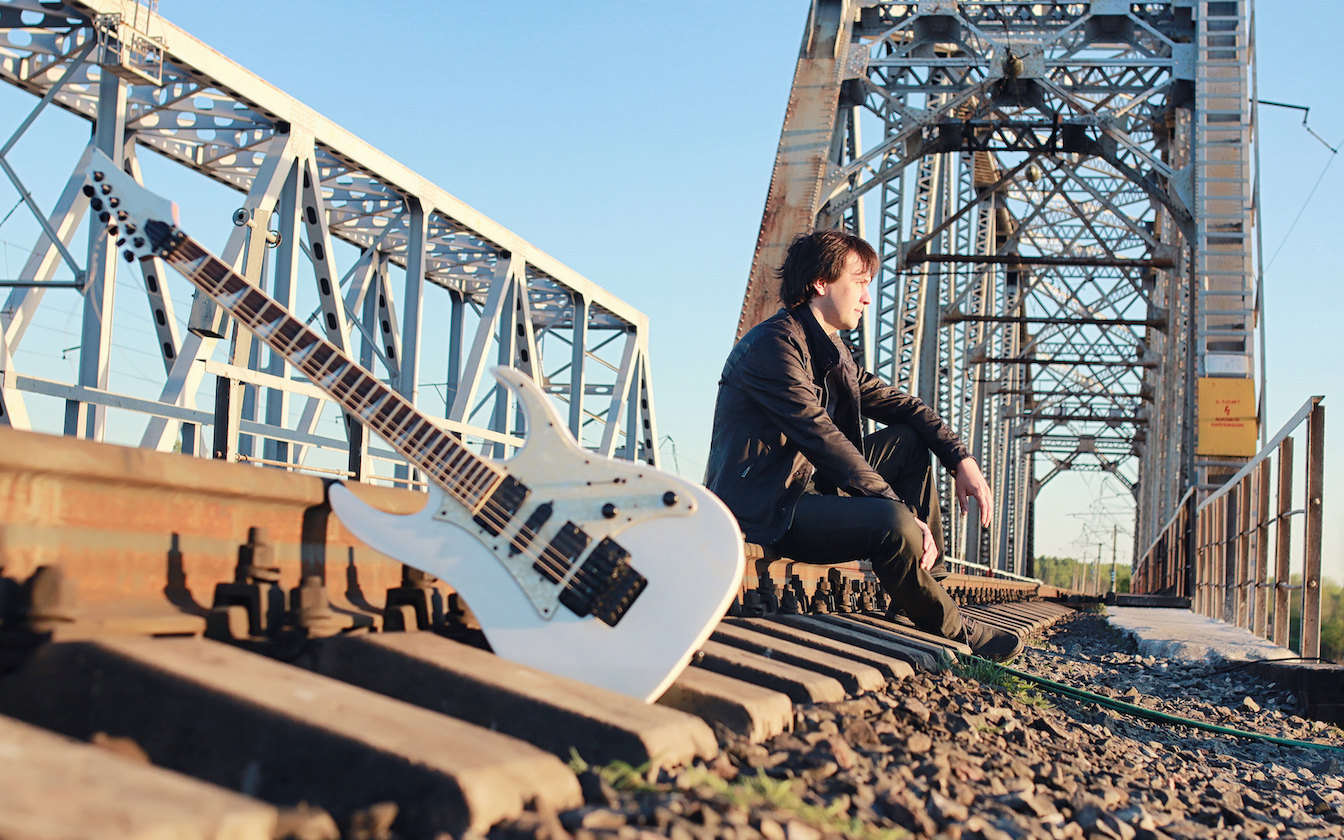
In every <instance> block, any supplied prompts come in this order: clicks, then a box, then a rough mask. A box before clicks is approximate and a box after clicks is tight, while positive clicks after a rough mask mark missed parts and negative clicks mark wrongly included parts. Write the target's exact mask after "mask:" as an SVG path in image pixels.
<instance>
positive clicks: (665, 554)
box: [84, 153, 743, 701]
mask: <svg viewBox="0 0 1344 840" xmlns="http://www.w3.org/2000/svg"><path fill="white" fill-rule="evenodd" d="M84 191H85V193H86V194H87V195H88V196H89V199H90V207H91V208H92V210H91V215H92V218H93V219H96V220H97V223H101V224H103V225H104V226H106V227H107V229H108V235H109V236H113V237H116V239H117V251H118V253H119V254H121V255H122V256H123V257H124V258H125V259H126V260H127V261H128V262H133V261H134V260H136V259H146V258H151V257H160V258H162V259H163V260H164V261H165V262H167V263H168V264H169V265H171V266H173V267H174V268H175V269H177V270H178V271H180V272H181V273H182V274H183V275H184V276H185V277H186V278H187V279H188V280H190V281H191V282H192V283H194V284H195V285H196V286H197V287H198V288H200V289H201V290H203V291H204V292H205V293H206V294H208V295H210V296H211V297H212V298H213V299H214V300H215V301H217V302H218V303H219V305H220V306H222V307H224V309H226V310H227V311H228V312H229V314H231V315H232V316H233V317H234V318H236V319H238V321H239V323H241V324H243V325H244V326H245V327H247V328H248V329H249V330H251V331H252V332H253V333H255V334H256V335H257V337H258V338H260V339H261V340H263V341H265V342H266V343H267V344H268V345H270V346H271V347H272V348H274V349H275V351H276V352H278V353H280V354H281V355H282V356H284V357H285V358H286V359H287V360H288V361H289V362H290V363H291V364H293V365H294V366H295V367H297V368H298V369H299V370H301V371H302V372H303V373H304V375H305V376H307V377H308V378H309V379H310V380H312V382H313V383H314V384H316V385H317V386H318V387H320V388H322V389H323V390H324V391H325V392H326V393H328V394H330V395H331V397H332V398H333V399H334V400H336V401H337V402H338V403H340V404H341V405H342V406H343V407H344V408H345V410H346V411H347V412H349V413H350V414H352V415H354V416H356V417H358V418H359V419H360V420H361V421H362V422H363V423H364V424H365V425H366V426H367V427H368V428H369V429H370V430H372V431H373V432H375V433H377V434H378V435H379V436H380V437H382V438H383V440H385V441H387V442H388V444H390V445H391V446H392V447H393V448H394V449H396V450H397V451H398V452H399V453H401V455H402V456H403V457H405V458H406V460H407V461H409V462H410V463H411V464H413V465H414V466H415V467H416V468H417V469H419V470H420V472H421V473H422V474H424V475H425V476H427V477H429V478H430V479H431V482H430V488H429V494H428V502H427V503H426V505H425V507H424V509H423V510H421V511H420V512H419V513H416V514H411V515H409V516H398V515H393V514H388V513H383V512H382V511H379V510H376V509H374V508H372V507H370V506H368V505H366V504H364V503H363V502H361V501H360V500H359V499H358V498H357V497H356V496H355V495H354V494H353V493H351V492H350V491H349V490H347V489H346V488H345V487H344V486H342V485H339V484H338V485H334V486H332V488H331V491H330V500H331V506H332V509H333V510H334V511H335V512H336V514H337V515H338V516H339V517H340V518H341V521H342V522H344V523H345V525H346V527H347V528H349V529H350V531H351V532H352V533H353V534H355V536H357V537H359V539H361V540H363V541H364V542H365V543H367V544H368V545H369V546H370V547H372V548H374V549H376V550H378V551H380V552H382V553H383V554H386V555H388V556H389V557H393V558H395V559H397V560H399V561H401V562H403V563H406V564H407V565H409V566H413V567H414V568H417V569H421V570H423V571H425V572H428V573H430V574H432V575H435V576H437V577H439V578H441V579H443V580H444V581H445V582H446V583H448V584H449V585H450V586H452V587H453V588H454V589H455V590H456V591H457V592H458V593H459V594H460V595H461V596H462V598H464V599H465V600H466V602H467V604H468V605H469V606H470V607H471V609H472V611H473V612H474V613H475V614H476V617H477V619H478V620H479V621H480V623H481V629H482V630H483V632H484V633H485V636H486V639H487V640H489V642H490V646H491V647H492V648H493V649H494V650H495V652H496V653H497V654H499V655H500V656H503V657H505V658H506V659H511V660H513V661H515V662H521V663H523V664H526V665H530V666H533V667H535V668H539V669H541V670H545V671H549V672H551V673H555V674H560V675H563V676H566V677H572V678H574V679H578V680H582V681H584V682H587V683H591V684H593V685H598V686H602V687H604V688H609V689H612V690H615V691H619V692H621V693H624V694H628V695H631V696H634V697H638V698H640V699H642V700H646V701H652V700H655V699H657V697H658V696H659V695H661V694H662V692H663V691H664V690H665V689H666V688H667V686H668V685H669V684H670V683H671V682H672V681H673V680H674V679H676V677H677V675H678V674H680V673H681V670H682V669H683V668H684V667H685V666H686V663H687V662H688V661H689V660H690V657H691V655H692V654H693V653H694V652H695V651H696V650H698V649H699V647H700V646H701V645H702V644H703V643H704V641H705V639H706V638H707V637H708V635H709V633H710V631H711V630H712V629H713V627H714V624H715V623H716V622H717V621H718V620H719V618H720V617H722V615H723V613H724V612H725V610H727V608H728V605H729V603H730V602H731V601H732V599H733V596H734V595H735V594H736V592H737V588H738V585H739V584H740V582H741V578H742V568H743V559H742V537H741V533H740V532H739V530H738V528H737V522H736V520H735V519H734V518H733V516H732V514H731V513H729V511H728V509H727V508H726V507H725V506H724V505H723V503H722V502H720V501H719V500H718V498H717V497H715V496H714V495H713V494H711V493H710V492H709V491H708V490H706V489H705V488H704V487H701V486H699V485H697V484H693V483H691V482H689V481H686V480H684V479H682V478H679V477H677V476H673V475H669V474H668V473H665V472H661V471H659V470H656V469H654V468H653V467H650V466H647V465H644V464H635V463H630V462H625V461H614V460H610V459H607V458H603V457H600V456H598V455H595V454H593V453H591V452H588V451H586V450H584V449H583V448H581V447H580V446H579V445H578V444H577V443H576V442H575V441H574V438H573V437H572V436H570V434H569V432H568V430H567V429H566V428H565V425H564V423H563V422H562V421H561V420H560V417H559V416H558V415H557V414H556V412H555V409H554V408H553V407H552V406H551V404H550V401H549V400H548V399H547V397H546V395H545V394H544V393H543V392H542V391H541V389H540V388H538V387H537V386H536V384H534V383H533V382H532V380H531V379H529V378H528V377H527V376H525V375H523V374H521V373H519V372H518V371H515V370H511V369H507V368H496V369H495V370H494V371H493V372H494V375H495V376H496V377H497V378H498V379H499V380H500V381H501V382H503V383H504V385H506V386H507V387H508V388H510V389H511V390H512V391H513V392H514V393H515V394H517V396H518V398H519V401H520V402H521V404H522V406H523V409H524V411H525V413H526V415H527V427H528V438H527V442H526V444H525V445H524V446H523V447H522V448H521V449H520V450H519V451H518V453H517V454H516V455H515V456H514V457H513V458H511V459H509V460H508V461H507V462H504V463H501V462H496V461H492V460H488V459H486V458H482V457H481V456H479V455H477V454H475V453H473V452H472V451H470V450H469V449H468V448H467V447H466V445H464V444H463V443H462V441H460V440H459V439H458V438H456V437H454V436H453V435H451V434H449V433H448V432H446V431H444V430H443V429H442V428H440V427H439V426H438V425H436V424H435V423H434V422H433V421H431V420H430V419H428V418H427V417H425V416H424V415H423V414H421V413H420V412H419V411H417V410H416V409H415V407H414V406H412V405H411V404H410V403H409V402H408V401H407V400H406V399H404V398H403V397H402V396H401V395H399V394H397V393H396V392H395V391H393V390H392V389H391V388H389V387H388V386H387V385H385V384H383V383H382V382H380V381H379V380H378V379H377V378H376V377H375V376H374V375H373V374H372V373H370V372H368V371H367V370H365V369H363V368H362V367H360V366H359V365H357V364H356V363H355V362H353V361H351V360H350V359H349V358H347V357H346V356H345V355H344V354H342V353H341V351H340V350H338V349H337V348H336V346H335V345H333V344H332V343H331V342H329V341H327V340H326V339H325V338H324V337H323V336H321V335H319V334H318V333H316V332H315V331H313V330H312V329H310V328H309V327H307V326H306V325H305V324H304V323H303V322H302V321H300V320H299V319H297V318H295V317H294V316H293V315H292V314H291V313H290V312H289V311H287V310H286V309H285V308H284V307H283V306H281V305H280V304H279V303H277V302H276V301H275V300H273V299H272V298H271V297H270V296H268V295H267V294H265V293H264V292H262V291H261V290H260V289H258V288H257V287H256V286H253V285H252V284H251V283H249V282H248V281H247V280H246V279H245V278H243V277H242V276H241V275H239V274H237V273H235V272H234V271H233V270H232V269H231V268H230V267H229V266H228V265H227V264H226V263H224V262H222V261H221V260H219V259H218V258H217V257H215V256H214V255H212V254H211V253H210V252H209V251H207V250H206V249H205V248H203V247H202V246H201V245H199V244H198V243H197V242H195V240H193V239H191V238H190V237H188V236H187V235H186V234H184V233H182V232H181V231H180V230H178V229H177V227H176V223H177V206H176V205H174V204H173V203H172V202H170V201H168V200H166V199H163V198H160V197H159V196H156V195H154V194H153V193H150V192H149V191H147V190H146V189H145V188H144V187H142V186H140V185H139V184H137V183H136V182H135V181H134V179H132V178H131V177H130V176H129V175H127V174H126V173H125V172H123V171H122V170H121V169H120V168H118V167H117V166H116V165H115V164H113V162H112V161H111V159H110V158H108V157H107V156H105V155H102V154H99V153H95V155H94V160H93V161H92V162H91V163H90V164H89V169H88V172H87V177H86V181H85V186H84ZM618 538H619V539H618Z"/></svg>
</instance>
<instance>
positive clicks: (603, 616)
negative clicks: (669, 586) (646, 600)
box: [560, 537, 649, 627]
mask: <svg viewBox="0 0 1344 840" xmlns="http://www.w3.org/2000/svg"><path fill="white" fill-rule="evenodd" d="M629 560H630V552H628V551H626V550H625V549H624V548H621V546H620V545H619V544H617V543H616V542H614V541H613V540H612V539H611V538H609V537H608V538H606V539H603V540H602V542H600V543H598V544H597V546H596V547H595V548H594V549H593V551H592V553H591V554H589V555H588V559H587V560H585V561H583V565H582V566H580V567H579V570H578V572H577V573H575V575H574V579H573V580H572V581H571V582H570V584H569V586H568V587H566V588H565V591H564V592H562V593H561V594H560V603H561V604H564V605H565V606H566V607H567V608H569V609H570V610H571V611H572V612H574V613H575V614H576V615H594V616H597V618H598V619H599V620H601V621H602V622H603V623H604V624H607V625H609V626H611V627H615V626H616V625H617V624H618V623H619V622H620V620H621V618H623V617H624V616H625V614H626V612H628V611H629V609H630V607H631V605H633V604H634V603H635V599H636V598H638V597H639V595H640V593H641V592H643V591H644V587H646V586H648V583H649V581H648V578H646V577H644V576H643V575H641V574H640V573H639V572H637V571H635V570H634V569H633V568H632V567H631V566H630V563H629Z"/></svg>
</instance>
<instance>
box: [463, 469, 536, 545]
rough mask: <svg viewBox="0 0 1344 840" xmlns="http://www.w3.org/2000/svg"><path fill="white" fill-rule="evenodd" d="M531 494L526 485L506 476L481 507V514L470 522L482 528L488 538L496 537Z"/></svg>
mask: <svg viewBox="0 0 1344 840" xmlns="http://www.w3.org/2000/svg"><path fill="white" fill-rule="evenodd" d="M531 492H532V491H531V490H529V489H528V488H527V485H526V484H523V483H522V482H521V481H519V480H518V479H516V478H514V477H513V476H511V475H506V476H504V480H503V481H501V482H500V483H499V486H498V487H496V488H495V490H494V492H493V493H491V494H490V498H489V499H487V500H486V502H485V505H483V506H482V507H481V512H480V513H478V514H476V515H475V516H473V517H472V521H473V522H475V523H476V524H477V525H480V526H481V527H482V528H484V529H485V530H486V532H487V533H488V534H490V536H492V537H497V536H499V532H500V531H503V530H504V528H505V527H506V526H507V525H508V524H509V522H511V521H513V517H514V516H516V515H517V513H518V508H520V507H522V506H523V502H525V501H527V497H528V495H529V494H530V493H531Z"/></svg>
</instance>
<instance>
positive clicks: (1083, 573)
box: [1035, 557, 1130, 595]
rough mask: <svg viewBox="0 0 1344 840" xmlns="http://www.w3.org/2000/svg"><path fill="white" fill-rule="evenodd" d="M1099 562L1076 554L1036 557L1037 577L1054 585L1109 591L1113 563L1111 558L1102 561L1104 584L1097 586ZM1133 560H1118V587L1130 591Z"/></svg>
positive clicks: (1083, 590)
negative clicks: (1077, 557)
mask: <svg viewBox="0 0 1344 840" xmlns="http://www.w3.org/2000/svg"><path fill="white" fill-rule="evenodd" d="M1097 572H1098V569H1097V566H1096V561H1095V560H1094V561H1091V562H1084V561H1079V560H1075V559H1073V558H1072V557H1037V558H1036V571H1035V575H1036V577H1038V578H1040V579H1041V580H1042V581H1044V582H1045V583H1047V584H1049V585H1050V586H1058V587H1059V588H1060V589H1077V590H1079V591H1082V592H1095V593H1098V594H1103V595H1104V594H1105V593H1107V592H1110V591H1111V564H1110V561H1102V563H1101V569H1100V572H1101V582H1100V588H1099V589H1098V588H1097V586H1098V584H1097ZM1129 572H1130V568H1129V563H1128V561H1124V562H1119V563H1116V564H1115V591H1116V592H1128V591H1129Z"/></svg>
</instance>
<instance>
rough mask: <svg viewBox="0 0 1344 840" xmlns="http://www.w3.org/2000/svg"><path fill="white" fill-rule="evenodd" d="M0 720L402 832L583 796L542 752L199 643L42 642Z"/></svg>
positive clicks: (479, 822) (1, 707)
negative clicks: (117, 747) (141, 753)
mask: <svg viewBox="0 0 1344 840" xmlns="http://www.w3.org/2000/svg"><path fill="white" fill-rule="evenodd" d="M0 713H3V714H9V715H13V716H14V717H17V718H20V719H22V720H26V721H28V722H30V723H34V724H37V725H39V726H43V727H46V728H48V729H52V730H56V731H59V732H62V733H64V734H66V735H70V736H72V737H75V738H81V739H87V738H89V737H90V736H91V735H92V734H93V733H94V732H98V731H102V732H107V733H109V734H112V735H122V736H127V737H130V738H132V739H134V740H135V741H136V742H137V743H138V744H139V745H140V746H141V747H142V748H143V749H144V750H145V752H146V753H148V755H149V757H150V759H151V760H152V761H153V762H154V763H155V764H156V765H159V766H161V767H167V768H169V769H173V770H177V771H179V772H183V773H187V774H189V775H192V776H196V777H197V778H200V779H203V780H205V781H208V782H211V783H213V784H217V785H221V786H223V787H227V788H231V789H234V790H238V791H241V792H242V793H245V794H247V795H249V796H255V797H257V798H260V799H264V800H266V801H268V802H272V803H276V804H282V805H292V804H294V803H296V802H300V801H307V802H309V803H312V804H314V805H317V806H319V807H322V808H325V809H326V810H328V811H329V812H331V814H332V815H333V816H334V817H336V819H337V820H338V821H341V820H344V819H346V818H348V817H349V815H350V814H351V813H352V812H353V811H355V810H357V809H360V808H365V807H368V806H369V805H372V804H374V803H377V802H383V801H389V800H390V801H393V802H396V803H397V804H398V807H399V815H398V817H397V822H396V824H395V828H396V831H397V833H398V834H402V835H407V836H432V835H434V834H435V833H437V832H440V831H449V832H452V833H454V834H458V833H460V832H462V831H464V830H466V829H468V828H471V829H475V830H477V831H483V830H485V829H487V828H488V827H489V826H491V825H493V824H494V823H495V822H498V821H499V820H502V819H505V818H509V817H514V816H516V815H518V814H520V813H521V812H522V810H523V806H524V803H526V802H527V801H529V800H531V799H534V798H535V799H537V800H538V801H540V802H541V803H542V804H544V805H546V806H548V807H552V808H555V809H556V810H565V809H566V808H571V807H574V806H576V805H578V804H580V803H581V802H582V795H581V792H580V789H579V784H578V780H577V779H576V778H575V777H574V774H573V773H571V772H570V771H569V769H568V768H567V767H566V766H565V765H564V764H563V763H562V762H561V761H560V760H559V759H557V758H556V757H555V756H553V755H551V754H550V753H547V752H543V751H541V750H539V749H537V748H536V747H533V746H531V745H529V744H526V743H524V742H522V741H519V740H517V739H514V738H509V737H507V736H505V735H500V734H498V733H495V732H490V731H489V730H486V729H482V728H481V727H477V726H472V725H471V724H468V723H463V722H461V721H458V720H454V719H452V718H450V717H446V716H444V715H440V714H436V713H434V712H430V711H427V710H425V709H421V708H419V707H417V706H412V705H411V704H409V703H403V702H400V701H398V700H393V699H391V698H388V697H383V696H382V695H379V694H375V693H373V692H371V691H366V690H364V689H360V688H356V687H354V686H351V685H346V684H345V683H342V682H339V681H337V680H333V679H330V678H328V677H323V676H320V675H318V674H313V673H310V672H308V671H305V670H303V669H300V668H295V667H293V666H290V665H285V664H283V663H280V662H276V661H274V660H271V659H267V658H265V657H262V656H258V655H256V654H252V653H247V652H245V651H242V650H239V649H237V648H233V647H230V646H228V645H223V644H219V643H215V642H210V641H206V640H204V639H191V638H168V639H154V638H109V639H105V640H102V641H97V642H65V643H51V644H47V645H44V646H43V647H41V648H39V649H38V650H37V651H35V652H34V653H33V654H32V655H31V657H30V658H29V659H28V661H27V662H26V663H24V665H23V666H22V667H21V668H19V669H18V670H16V671H14V672H12V673H9V674H7V675H5V676H4V677H3V678H0Z"/></svg>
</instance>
